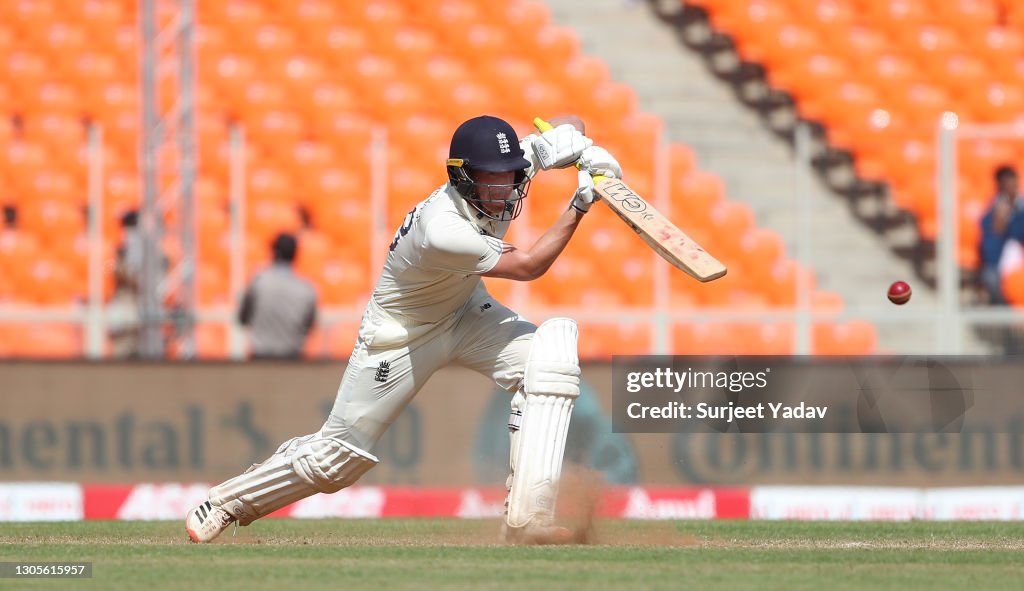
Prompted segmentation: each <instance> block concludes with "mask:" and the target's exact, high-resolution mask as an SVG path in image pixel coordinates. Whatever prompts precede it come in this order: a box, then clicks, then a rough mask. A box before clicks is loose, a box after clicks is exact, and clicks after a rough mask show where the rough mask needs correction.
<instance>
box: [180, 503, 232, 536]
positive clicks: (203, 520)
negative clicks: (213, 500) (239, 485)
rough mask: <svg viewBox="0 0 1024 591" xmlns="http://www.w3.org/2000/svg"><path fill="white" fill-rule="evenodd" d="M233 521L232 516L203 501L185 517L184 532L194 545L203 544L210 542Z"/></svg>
mask: <svg viewBox="0 0 1024 591" xmlns="http://www.w3.org/2000/svg"><path fill="white" fill-rule="evenodd" d="M234 520H235V518H234V516H233V515H231V514H230V513H228V512H227V511H225V510H224V509H221V508H220V507H214V506H213V505H211V504H210V501H204V502H203V504H201V505H199V506H198V507H196V508H195V509H193V510H191V511H189V512H188V514H187V515H185V531H186V532H188V538H189V539H190V540H192V541H193V542H194V543H196V544H205V543H207V542H212V541H213V539H214V538H216V537H217V536H219V535H220V534H221V532H222V531H224V530H226V529H227V528H228V526H229V525H231V522H232V521H234Z"/></svg>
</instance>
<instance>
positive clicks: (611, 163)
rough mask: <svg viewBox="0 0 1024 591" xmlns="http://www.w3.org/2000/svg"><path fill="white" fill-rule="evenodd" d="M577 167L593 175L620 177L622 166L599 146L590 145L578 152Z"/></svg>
mask: <svg viewBox="0 0 1024 591" xmlns="http://www.w3.org/2000/svg"><path fill="white" fill-rule="evenodd" d="M579 168H580V170H585V171H587V172H589V173H590V174H594V175H598V174H599V175H601V176H606V177H610V178H614V179H621V178H622V166H620V165H619V161H618V160H616V159H615V157H614V156H612V155H611V154H610V153H609V152H608V150H605V149H604V148H602V147H601V146H590V147H588V148H587V149H585V150H583V153H582V154H580V161H579Z"/></svg>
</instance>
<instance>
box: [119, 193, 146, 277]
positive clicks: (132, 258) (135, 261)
mask: <svg viewBox="0 0 1024 591" xmlns="http://www.w3.org/2000/svg"><path fill="white" fill-rule="evenodd" d="M121 229H122V231H123V233H124V237H123V238H122V240H121V252H120V253H119V258H120V260H119V261H118V264H119V266H120V272H121V273H123V274H125V275H126V276H127V277H128V279H129V280H130V281H131V282H132V283H134V284H135V285H136V286H138V285H139V284H140V280H141V278H142V253H143V249H144V246H143V242H144V237H143V235H142V230H141V228H139V212H138V211H136V210H134V209H133V210H130V211H128V212H125V214H124V215H122V216H121Z"/></svg>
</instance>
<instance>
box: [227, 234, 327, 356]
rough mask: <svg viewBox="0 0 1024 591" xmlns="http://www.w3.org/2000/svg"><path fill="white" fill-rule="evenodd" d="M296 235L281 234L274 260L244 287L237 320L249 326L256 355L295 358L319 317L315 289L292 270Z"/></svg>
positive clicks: (253, 352) (275, 249) (253, 351)
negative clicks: (317, 316)
mask: <svg viewBox="0 0 1024 591" xmlns="http://www.w3.org/2000/svg"><path fill="white" fill-rule="evenodd" d="M296 247H297V245H296V241H295V237H294V236H292V235H291V234H284V233H282V234H279V235H278V236H277V238H275V239H274V242H273V244H272V247H271V250H272V252H273V257H274V262H273V263H272V264H271V265H270V266H269V267H268V268H266V269H264V270H263V271H260V272H259V273H257V274H256V276H255V277H253V280H252V283H250V284H249V287H248V289H246V290H245V295H244V296H243V297H242V305H241V308H240V309H239V311H238V321H239V322H240V323H241V324H242V325H244V326H248V327H249V329H250V341H251V345H252V346H251V352H252V358H253V359H296V358H298V357H299V356H300V355H301V354H302V346H303V344H304V343H305V340H306V335H308V334H309V331H310V329H312V328H313V323H314V322H315V320H316V291H314V289H313V286H312V285H311V284H310V283H309V282H308V281H306V280H305V279H303V278H301V277H299V276H298V275H296V274H295V272H294V271H293V270H292V263H293V261H294V260H295V252H296V250H297V248H296Z"/></svg>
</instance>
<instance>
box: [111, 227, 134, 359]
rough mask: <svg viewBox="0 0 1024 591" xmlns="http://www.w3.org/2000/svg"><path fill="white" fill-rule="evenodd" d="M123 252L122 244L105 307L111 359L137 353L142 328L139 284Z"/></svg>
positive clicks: (128, 357)
mask: <svg viewBox="0 0 1024 591" xmlns="http://www.w3.org/2000/svg"><path fill="white" fill-rule="evenodd" d="M125 254H126V253H125V248H124V247H121V248H119V249H117V266H116V267H115V268H114V295H113V297H111V298H110V301H109V302H108V303H107V309H106V316H107V331H108V333H109V337H110V356H111V358H113V359H132V358H135V357H138V355H139V333H140V330H141V328H142V319H141V318H140V314H139V286H138V283H137V282H136V280H135V276H134V275H133V274H132V273H131V272H129V270H128V267H127V265H126V264H125Z"/></svg>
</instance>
